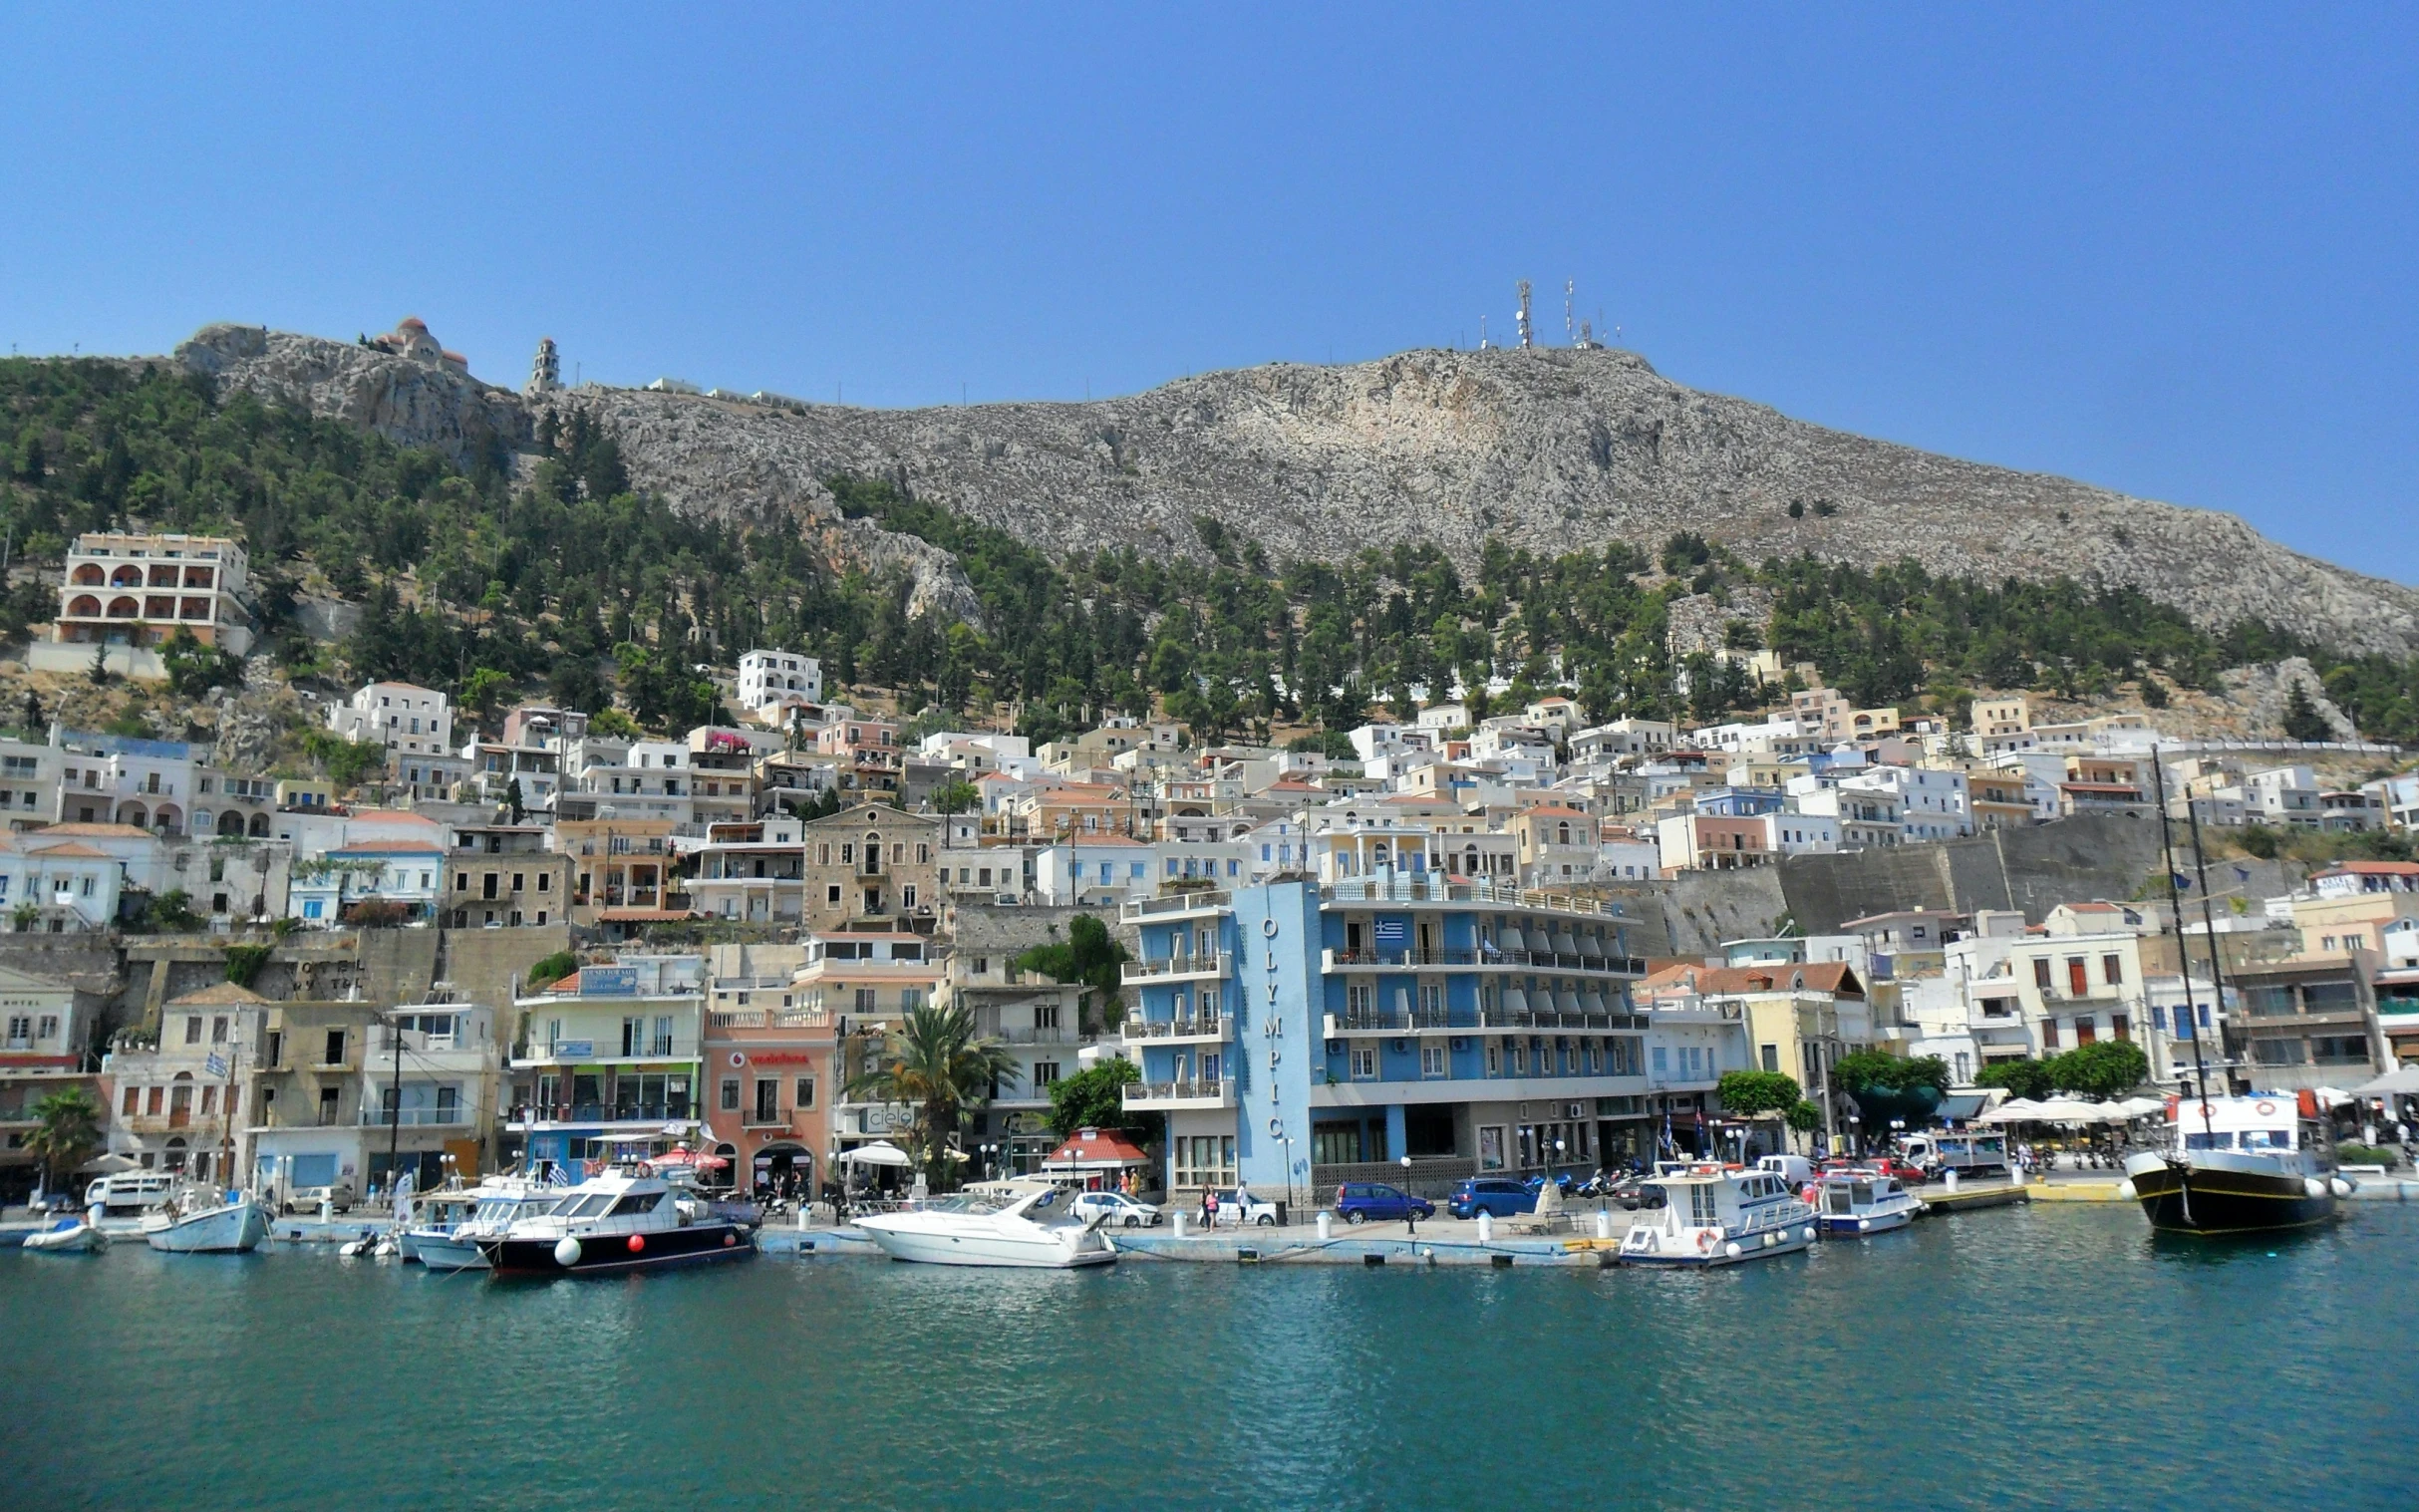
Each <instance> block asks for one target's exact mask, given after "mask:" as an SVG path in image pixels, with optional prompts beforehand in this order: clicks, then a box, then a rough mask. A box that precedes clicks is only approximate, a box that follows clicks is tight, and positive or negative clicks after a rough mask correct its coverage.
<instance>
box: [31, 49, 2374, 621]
mask: <svg viewBox="0 0 2419 1512" xmlns="http://www.w3.org/2000/svg"><path fill="white" fill-rule="evenodd" d="M354 9H356V8H353V7H323V8H314V9H313V10H311V11H308V12H295V13H284V12H274V11H251V12H247V11H235V10H212V11H204V10H203V9H202V8H199V7H175V8H170V7H120V8H114V9H111V10H109V11H108V12H107V13H106V14H97V13H96V12H97V10H98V8H94V7H68V6H54V7H42V8H37V7H31V6H20V7H14V8H11V9H10V10H9V11H8V12H7V13H6V15H5V16H0V101H4V102H5V103H4V104H0V206H5V220H4V221H0V341H7V342H9V343H11V344H13V345H16V346H18V347H20V348H22V349H23V350H24V351H26V352H53V351H66V350H68V349H69V348H70V347H71V346H72V345H75V344H81V345H82V347H83V349H84V350H85V351H88V352H91V351H105V352H150V351H164V350H166V349H167V348H168V347H169V346H171V345H172V344H173V343H174V342H175V341H176V340H178V339H179V338H181V337H182V336H184V335H185V334H186V333H187V332H189V331H190V330H192V329H193V328H194V327H196V326H198V325H201V324H203V323H204V322H207V321H212V320H243V321H253V322H261V323H265V324H269V325H274V326H279V327H284V328H289V329H297V330H307V331H315V332H319V333H322V334H325V335H330V336H340V337H350V336H352V335H354V334H356V333H357V332H362V331H379V330H384V329H387V328H388V327H390V326H392V325H393V323H394V322H395V321H396V320H397V319H398V318H400V317H401V316H403V315H404V314H406V313H415V314H418V315H420V316H422V317H423V318H424V319H426V320H427V321H428V322H429V324H430V326H431V328H432V329H434V330H435V331H436V333H437V335H438V336H439V337H440V338H441V339H442V340H444V341H445V342H447V343H448V344H449V345H451V346H454V347H455V348H458V349H459V350H461V351H463V352H465V353H467V354H468V355H469V357H470V359H471V362H472V366H473V369H474V371H476V372H478V373H479V374H480V375H481V376H482V377H486V378H489V379H492V380H497V381H502V382H506V383H512V384H517V383H518V382H519V381H520V380H521V378H522V376H523V375H524V374H525V373H526V371H527V365H528V359H529V353H530V350H531V348H532V347H533V346H534V345H535V343H536V339H537V338H538V337H539V336H540V335H551V336H553V337H554V338H555V339H556V340H557V341H558V342H559V343H560V344H561V346H562V350H563V354H564V365H565V370H566V376H568V374H569V372H570V369H571V367H572V365H573V364H575V363H576V364H577V365H578V366H579V370H580V371H581V372H582V373H583V374H584V375H586V376H588V377H591V378H601V379H607V380H610V381H613V382H618V383H639V382H645V381H647V380H649V379H652V378H654V377H656V376H658V375H660V374H675V375H678V376H681V377H684V378H688V379H691V380H694V381H696V382H699V383H703V384H709V385H712V384H722V385H728V386H732V387H738V388H744V389H753V388H757V387H764V388H771V389H776V390H780V391H783V392H787V393H791V394H796V395H800V396H805V397H816V398H823V399H829V398H831V397H833V395H834V394H835V393H836V392H839V391H840V388H841V386H845V393H846V396H847V398H848V399H849V400H850V401H851V402H863V403H868V404H878V405H913V404H929V403H942V402H954V401H956V400H957V399H958V398H959V396H960V395H961V393H964V394H966V395H969V396H971V397H972V398H974V399H976V400H985V399H996V398H1005V397H1033V396H1041V397H1062V398H1079V397H1081V396H1082V395H1083V394H1084V393H1085V392H1086V391H1087V389H1088V391H1089V392H1091V393H1093V394H1106V393H1112V392H1118V391H1126V390H1134V389H1139V388H1144V387H1147V386H1149V385H1152V384H1155V383H1158V382H1160V381H1162V380H1165V379H1167V378H1170V377H1174V376H1177V375H1181V374H1185V373H1190V372H1196V371H1199V370H1202V369H1206V368H1214V367H1223V366H1231V365H1238V364H1248V363H1255V362H1262V361H1266V360H1269V359H1272V358H1287V359H1293V360H1297V361H1312V362H1318V361H1326V360H1328V359H1329V358H1330V357H1331V356H1332V357H1333V358H1334V359H1336V360H1338V361H1343V360H1347V359H1355V358H1366V357H1373V356H1377V355H1380V354H1382V353H1385V352H1389V351H1393V350H1396V349H1399V348H1403V347H1410V346H1429V345H1442V344H1450V343H1455V342H1459V343H1464V344H1468V343H1473V342H1475V341H1476V339H1477V335H1478V324H1479V317H1480V316H1481V315H1482V314H1483V315H1485V316H1487V317H1488V318H1489V319H1488V324H1489V329H1490V331H1491V332H1492V333H1493V334H1495V335H1497V336H1499V337H1500V336H1502V335H1503V334H1505V333H1506V332H1507V331H1508V329H1509V327H1510V324H1511V320H1510V316H1511V310H1512V283H1513V280H1514V279H1516V278H1520V277H1524V276H1525V277H1528V278H1530V279H1533V280H1534V281H1535V282H1536V284H1537V287H1538V290H1539V298H1538V304H1539V307H1540V309H1541V311H1543V312H1544V319H1543V320H1542V321H1541V327H1542V329H1543V330H1544V331H1545V332H1546V333H1547V334H1548V335H1550V336H1551V337H1552V338H1553V339H1555V340H1560V339H1561V330H1562V299H1561V289H1562V284H1563V280H1564V279H1565V278H1575V279H1576V280H1578V284H1579V303H1580V307H1581V309H1582V310H1583V311H1584V312H1585V313H1587V314H1589V315H1591V316H1593V315H1594V314H1595V313H1596V312H1597V311H1599V310H1602V311H1604V312H1605V314H1606V316H1607V319H1608V322H1609V323H1618V324H1619V325H1620V326H1621V328H1622V337H1623V341H1624V343H1625V344H1627V345H1631V346H1634V347H1636V348H1637V349H1638V350H1640V351H1642V352H1644V353H1645V354H1646V355H1647V356H1648V357H1649V358H1650V359H1651V360H1652V361H1653V362H1654V363H1655V364H1656V365H1657V366H1658V367H1659V368H1660V369H1661V370H1662V371H1663V372H1664V373H1666V374H1668V375H1670V376H1672V377H1674V378H1676V379H1679V380H1681V381H1683V382H1686V383H1690V384H1694V385H1697V386H1699V387H1702V388H1707V389H1713V390H1719V391H1723V392H1727V393H1732V394H1738V395H1742V396H1745V397H1748V398H1751V399H1756V400H1760V401H1762V402H1764V403H1767V404H1771V405H1773V406H1775V407H1777V408H1779V409H1781V410H1783V411H1786V412H1788V413H1790V414H1793V415H1798V416H1802V417H1805V418H1807V419H1810V420H1815V421H1819V422H1822V423H1825V424H1829V425H1834V426H1839V427H1843V428H1846V429H1849V430H1854V431H1861V432H1866V433H1869V434H1872V435H1876V436H1881V437H1887V438H1890V439H1892V440H1896V441H1903V442H1909V443H1913V444H1916V445H1919V446H1924V447H1929V448H1933V449H1936V450H1939V451H1943V452H1949V453H1954V454H1961V455H1966V456H1972V457H1977V458H1980V459H1984V460H1988V461H1995V462H2001V463H2006V464H2009V465H2014V466H2023V467H2036V468H2042V469H2046V470H2052V471H2057V472H2064V473H2069V474H2072V475H2074V476H2078V477H2082V478H2086V479H2089V480H2091V481H2094V482H2099V483H2104V484H2107V485H2110V486H2113V487H2118V488H2123V489H2125V490H2128V491H2131V492H2135V493H2140V494H2145V495H2148V496H2151V497H2158V498H2168V499H2174V500H2177V501H2179V502H2184V503H2194V504H2203V505H2208V506H2212V507H2217V508H2224V509H2231V510H2235V511H2238V512H2240V513H2242V514H2243V515H2245V516H2247V517H2248V518H2249V519H2251V520H2252V522H2253V523H2254V524H2256V525H2258V526H2259V527H2261V528H2262V529H2264V530H2266V531H2268V533H2270V534H2272V535H2274V536H2277V537H2279V538H2281V539H2283V540H2285V541H2287V542H2289V543H2291V544H2293V545H2296V546H2299V547H2302V548H2303V549H2306V550H2310V551H2313V552H2316V553H2319V554H2321V555H2325V556H2328V557H2331V558H2334V559H2336V560H2339V561H2343V562H2346V563H2349V564H2352V565H2355V566H2359V567H2363V568H2366V569H2368V570H2371V571H2376V572H2380V573H2384V574H2387V575H2391V576H2395V577H2399V578H2401V579H2404V580H2406V581H2409V580H2414V579H2419V539H2415V538H2414V536H2413V533H2412V532H2411V531H2410V529H2409V528H2408V525H2409V522H2410V520H2411V519H2412V515H2413V510H2412V507H2411V506H2412V504H2413V502H2414V489H2415V486H2419V485H2415V484H2414V478H2419V416H2415V415H2414V403H2413V402H2414V399H2415V398H2419V386H2415V384H2414V377H2413V374H2414V349H2415V347H2419V343H2415V342H2414V339H2413V338H2414V336H2415V335H2419V330H2415V329H2414V328H2415V327H2419V320H2415V319H2414V314H2413V308H2412V298H2411V292H2412V274H2413V271H2414V267H2415V266H2419V259H2415V258H2414V253H2415V252H2419V236H2415V235H2414V230H2415V226H2414V190H2415V187H2419V184H2415V174H2419V166H2415V164H2419V151H2415V150H2419V131H2415V130H2414V127H2415V125H2419V77H2414V75H2415V73H2419V69H2415V65H2419V20H2415V19H2414V17H2419V12H2413V11H2410V10H2405V9H2402V8H2399V7H2289V8H2284V7H2276V8H2269V9H2268V11H2266V12H2262V11H2253V10H2223V9H2216V8H2211V7H2200V6H2196V7H2190V8H2183V7H2179V8H2175V9H2172V10H2144V9H2138V8H2131V7H2122V6H2120V7H2101V6H2094V7H2075V8H2072V9H2066V10H2059V9H2055V8H2051V7H2022V8H2016V7H2004V8H1997V9H1995V10H1985V9H1983V8H1978V7H1956V8H1940V9H1938V10H1933V9H1925V10H1919V9H1917V8H1914V7H1890V8H1882V7H1863V8H1840V7H1822V8H1815V7H1789V8H1773V9H1768V10H1757V9H1753V8H1743V7H1724V8H1722V9H1720V10H1719V11H1717V12H1707V13H1698V14H1697V15H1696V16H1694V17H1693V18H1690V17H1681V18H1678V19H1672V18H1670V17H1668V16H1666V15H1664V14H1663V13H1662V12H1661V10H1660V9H1658V8H1648V7H1638V8H1635V9H1633V10H1630V11H1628V12H1608V10H1607V9H1606V8H1602V7H1588V8H1583V9H1575V10H1571V11H1563V12H1555V11H1534V12H1520V13H1515V12H1512V11H1510V10H1508V9H1500V8H1497V7H1468V8H1464V9H1460V10H1455V11H1437V12H1432V13H1418V12H1415V11H1406V10H1403V9H1400V8H1397V7H1382V8H1370V9H1367V10H1362V11H1358V12H1356V11H1349V10H1345V9H1342V8H1326V7H1317V8H1306V7H1273V8H1270V9H1268V10H1265V11H1261V12H1258V13H1249V12H1246V11H1243V10H1242V9H1240V8H1227V7H1198V8H1193V9H1189V10H1184V9H1178V8H1175V7H1164V6H1155V7H1128V8H1114V9H1112V8H1108V7H1100V8H1095V9H1080V8H1076V7H1072V6H1058V7H1005V6H1003V7H983V8H977V7H973V6H959V7H941V8H933V9H917V8H913V7H910V6H905V5H884V6H879V7H862V8H858V9H857V11H855V12H853V13H842V12H834V13H830V14H825V15H811V14H806V13H804V12H803V8H802V7H788V6H783V7H765V8H762V9H761V10H759V11H757V12H756V13H753V14H751V13H748V12H745V11H742V10H739V9H736V8H715V7H666V6H651V7H646V8H643V9H642V8H630V9H626V10H621V11H619V12H616V11H615V10H613V9H612V8H610V7H606V8H595V7H587V6H578V7H570V6H566V7H554V8H540V7H535V6H512V5H505V6H488V7H483V8H467V9H462V10H458V11H448V10H445V9H443V8H440V7H434V6H430V5H417V6H412V7H408V8H404V9H401V10H396V9H393V8H389V9H388V10H385V11H383V12H381V15H380V19H378V20H371V21H362V20H356V19H353V18H352V17H351V16H350V15H345V16H342V17H339V18H336V19H331V16H332V15H333V13H335V12H338V11H345V12H350V11H352V10H354ZM1303 10H1313V11H1315V14H1311V15H1308V16H1305V15H1303V14H1300V12H1301V11H1303Z"/></svg>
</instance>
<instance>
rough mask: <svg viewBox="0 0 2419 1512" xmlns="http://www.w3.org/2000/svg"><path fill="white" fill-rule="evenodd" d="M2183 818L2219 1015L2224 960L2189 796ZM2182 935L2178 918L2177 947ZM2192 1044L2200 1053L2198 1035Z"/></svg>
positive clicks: (2198, 818)
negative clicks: (2198, 885) (2197, 881)
mask: <svg viewBox="0 0 2419 1512" xmlns="http://www.w3.org/2000/svg"><path fill="white" fill-rule="evenodd" d="M2184 817H2185V820H2186V822H2187V823H2189V824H2190V825H2191V826H2192V864H2193V873H2194V875H2196V876H2198V877H2199V878H2200V879H2201V928H2202V932H2203V935H2204V937H2205V938H2206V939H2207V940H2208V941H2209V980H2210V984H2211V985H2212V986H2213V987H2215V988H2216V989H2217V992H2218V1013H2219V1014H2220V1015H2223V1014H2224V1013H2225V1012H2226V963H2225V961H2224V960H2223V959H2222V958H2221V957H2220V956H2219V954H2218V916H2217V913H2216V912H2215V910H2214V909H2213V908H2212V907H2211V906H2210V901H2209V857H2208V855H2207V854H2206V853H2205V852H2204V851H2203V850H2202V848H2201V816H2200V815H2199V814H2197V813H2195V812H2193V806H2192V800H2191V798H2190V797H2189V796H2187V797H2186V799H2185V802H2184ZM2183 934H2184V921H2183V920H2181V919H2179V920H2177V921H2176V935H2177V945H2178V948H2179V950H2180V949H2181V947H2182V944H2183ZM2187 975H2188V976H2189V975H2190V974H2189V973H2188V974H2187ZM2236 997H2237V999H2238V1001H2239V1000H2240V999H2241V997H2242V995H2241V994H2240V993H2238V994H2236ZM2192 1043H2193V1054H2194V1055H2196V1056H2198V1055H2199V1054H2200V1053H2201V1041H2200V1037H2199V1036H2195V1037H2194V1038H2193V1042H2192Z"/></svg>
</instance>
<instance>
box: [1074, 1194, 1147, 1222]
mask: <svg viewBox="0 0 2419 1512" xmlns="http://www.w3.org/2000/svg"><path fill="white" fill-rule="evenodd" d="M1066 1210H1067V1211H1068V1212H1069V1213H1071V1214H1073V1215H1074V1216H1075V1217H1077V1218H1080V1219H1082V1220H1083V1221H1084V1222H1085V1223H1090V1224H1093V1225H1094V1226H1096V1227H1097V1226H1106V1227H1109V1228H1124V1229H1146V1228H1150V1227H1152V1226H1154V1225H1156V1224H1157V1223H1158V1222H1159V1210H1158V1209H1157V1208H1155V1207H1152V1206H1151V1205H1150V1204H1149V1203H1147V1202H1136V1201H1135V1200H1134V1199H1133V1198H1131V1197H1128V1196H1126V1195H1125V1194H1124V1193H1123V1192H1082V1193H1078V1194H1077V1195H1076V1197H1075V1200H1074V1201H1073V1202H1070V1203H1068V1204H1067V1209H1066Z"/></svg>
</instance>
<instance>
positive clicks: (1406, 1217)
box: [1402, 1155, 1419, 1239]
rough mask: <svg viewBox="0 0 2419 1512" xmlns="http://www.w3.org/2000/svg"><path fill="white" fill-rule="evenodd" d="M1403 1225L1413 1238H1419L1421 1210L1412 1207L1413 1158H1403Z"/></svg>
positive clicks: (1406, 1156)
mask: <svg viewBox="0 0 2419 1512" xmlns="http://www.w3.org/2000/svg"><path fill="white" fill-rule="evenodd" d="M1402 1198H1403V1201H1402V1225H1403V1227H1404V1228H1405V1229H1407V1230H1409V1231H1410V1235H1411V1237H1412V1238H1414V1239H1416V1238H1418V1237H1419V1209H1417V1208H1415V1207H1413V1206H1411V1157H1410V1156H1408V1155H1405V1156H1403V1157H1402Z"/></svg>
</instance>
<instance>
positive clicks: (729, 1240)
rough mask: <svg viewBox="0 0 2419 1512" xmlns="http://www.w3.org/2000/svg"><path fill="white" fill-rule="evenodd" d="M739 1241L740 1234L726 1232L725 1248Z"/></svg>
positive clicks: (724, 1238) (809, 1247)
mask: <svg viewBox="0 0 2419 1512" xmlns="http://www.w3.org/2000/svg"><path fill="white" fill-rule="evenodd" d="M739 1242H740V1236H739V1235H737V1234H725V1235H724V1236H723V1248H724V1249H729V1248H731V1247H732V1246H733V1245H735V1244H737V1243H739ZM807 1248H808V1249H813V1248H814V1246H813V1245H811V1244H809V1245H808V1246H807Z"/></svg>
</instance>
